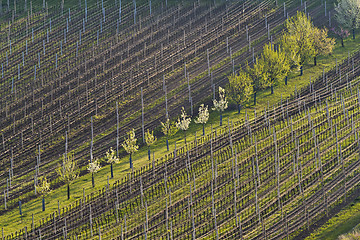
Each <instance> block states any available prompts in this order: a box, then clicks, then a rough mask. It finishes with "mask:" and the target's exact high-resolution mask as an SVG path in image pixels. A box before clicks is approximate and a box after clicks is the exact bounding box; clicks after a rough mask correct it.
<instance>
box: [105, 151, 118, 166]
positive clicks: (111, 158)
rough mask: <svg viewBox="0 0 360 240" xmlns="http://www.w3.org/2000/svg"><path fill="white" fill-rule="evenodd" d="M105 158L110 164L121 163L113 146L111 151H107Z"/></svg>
mask: <svg viewBox="0 0 360 240" xmlns="http://www.w3.org/2000/svg"><path fill="white" fill-rule="evenodd" d="M105 160H106V161H107V162H108V163H110V164H114V163H119V161H120V159H119V158H118V157H117V156H116V152H115V150H114V149H113V148H112V147H111V148H110V149H109V151H107V152H106V155H105Z"/></svg>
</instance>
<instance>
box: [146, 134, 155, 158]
mask: <svg viewBox="0 0 360 240" xmlns="http://www.w3.org/2000/svg"><path fill="white" fill-rule="evenodd" d="M156 140H157V138H156V137H154V131H151V132H150V131H149V129H148V130H147V132H145V142H146V145H147V146H148V157H149V161H150V160H151V156H150V146H151V145H153V144H154V143H155V142H156Z"/></svg>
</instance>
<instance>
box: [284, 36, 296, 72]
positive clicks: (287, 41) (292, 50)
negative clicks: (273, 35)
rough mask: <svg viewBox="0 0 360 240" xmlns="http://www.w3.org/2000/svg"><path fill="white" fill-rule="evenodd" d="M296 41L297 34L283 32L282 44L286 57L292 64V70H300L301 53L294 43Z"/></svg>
mask: <svg viewBox="0 0 360 240" xmlns="http://www.w3.org/2000/svg"><path fill="white" fill-rule="evenodd" d="M295 42H296V36H292V35H289V34H282V35H281V37H280V46H281V49H282V51H283V52H284V53H285V56H286V59H287V61H288V63H289V65H290V69H291V70H299V67H300V61H301V59H300V55H299V54H298V50H297V48H296V47H294V46H295V45H294V44H293V43H295Z"/></svg>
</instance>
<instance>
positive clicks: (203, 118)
mask: <svg viewBox="0 0 360 240" xmlns="http://www.w3.org/2000/svg"><path fill="white" fill-rule="evenodd" d="M208 120H209V110H208V106H207V105H206V107H204V104H201V105H200V107H199V116H198V117H197V119H195V123H199V124H202V125H203V136H205V123H206V122H207V121H208Z"/></svg>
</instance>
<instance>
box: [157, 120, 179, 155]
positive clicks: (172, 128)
mask: <svg viewBox="0 0 360 240" xmlns="http://www.w3.org/2000/svg"><path fill="white" fill-rule="evenodd" d="M160 123H161V131H162V133H163V134H164V135H165V136H166V147H167V151H169V137H172V136H174V135H175V134H176V133H177V132H178V130H179V129H178V128H177V127H176V123H175V122H170V119H169V118H167V119H166V122H165V123H163V122H160Z"/></svg>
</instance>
